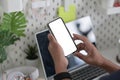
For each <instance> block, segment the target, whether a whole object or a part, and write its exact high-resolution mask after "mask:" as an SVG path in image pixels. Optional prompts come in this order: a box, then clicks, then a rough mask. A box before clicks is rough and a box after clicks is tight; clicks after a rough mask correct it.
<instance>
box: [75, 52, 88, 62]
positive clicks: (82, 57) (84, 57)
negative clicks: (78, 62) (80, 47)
mask: <svg viewBox="0 0 120 80" xmlns="http://www.w3.org/2000/svg"><path fill="white" fill-rule="evenodd" d="M74 55H75V56H77V57H78V58H80V59H82V60H84V61H85V60H86V56H84V55H83V54H81V53H79V52H75V53H74Z"/></svg>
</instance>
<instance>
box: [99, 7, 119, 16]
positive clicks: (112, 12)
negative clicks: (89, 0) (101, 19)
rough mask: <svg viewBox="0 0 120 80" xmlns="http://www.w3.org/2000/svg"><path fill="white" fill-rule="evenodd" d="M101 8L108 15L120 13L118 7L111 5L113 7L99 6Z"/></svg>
mask: <svg viewBox="0 0 120 80" xmlns="http://www.w3.org/2000/svg"><path fill="white" fill-rule="evenodd" d="M101 9H102V10H103V12H104V13H106V14H108V15H110V14H117V13H120V7H113V8H108V9H105V8H101Z"/></svg>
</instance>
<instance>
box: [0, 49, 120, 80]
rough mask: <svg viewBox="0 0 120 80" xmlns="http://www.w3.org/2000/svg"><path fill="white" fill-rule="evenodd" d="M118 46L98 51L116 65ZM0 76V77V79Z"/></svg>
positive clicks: (42, 77) (41, 75)
mask: <svg viewBox="0 0 120 80" xmlns="http://www.w3.org/2000/svg"><path fill="white" fill-rule="evenodd" d="M118 52H119V51H118V48H112V49H106V50H103V51H100V53H101V54H102V55H103V56H104V57H105V58H107V59H109V60H110V61H112V62H113V63H116V64H118V65H120V64H119V63H117V62H116V55H117V54H118ZM39 70H40V78H39V79H38V80H44V73H43V70H42V66H41V64H40V68H39ZM1 79H2V78H1V77H0V80H1Z"/></svg>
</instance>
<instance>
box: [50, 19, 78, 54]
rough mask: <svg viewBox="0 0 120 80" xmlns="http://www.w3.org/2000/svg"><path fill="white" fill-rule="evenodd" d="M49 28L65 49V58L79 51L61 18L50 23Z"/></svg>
mask: <svg viewBox="0 0 120 80" xmlns="http://www.w3.org/2000/svg"><path fill="white" fill-rule="evenodd" d="M48 27H49V29H50V32H51V33H52V34H53V36H54V37H55V39H56V40H57V42H58V43H59V44H60V45H61V47H62V48H63V51H64V55H65V56H67V55H69V54H72V53H74V52H75V51H76V50H77V47H76V45H75V42H74V41H73V39H72V36H71V34H70V32H69V30H68V29H67V27H66V25H65V23H64V22H63V20H62V19H61V18H58V19H56V20H54V21H52V22H50V23H48Z"/></svg>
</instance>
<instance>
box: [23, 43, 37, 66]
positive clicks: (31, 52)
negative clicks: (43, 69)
mask: <svg viewBox="0 0 120 80" xmlns="http://www.w3.org/2000/svg"><path fill="white" fill-rule="evenodd" d="M24 52H25V53H26V55H27V56H26V65H28V66H35V67H37V66H38V55H37V53H38V50H37V46H36V45H29V44H28V45H27V48H26V49H25V50H24Z"/></svg>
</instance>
